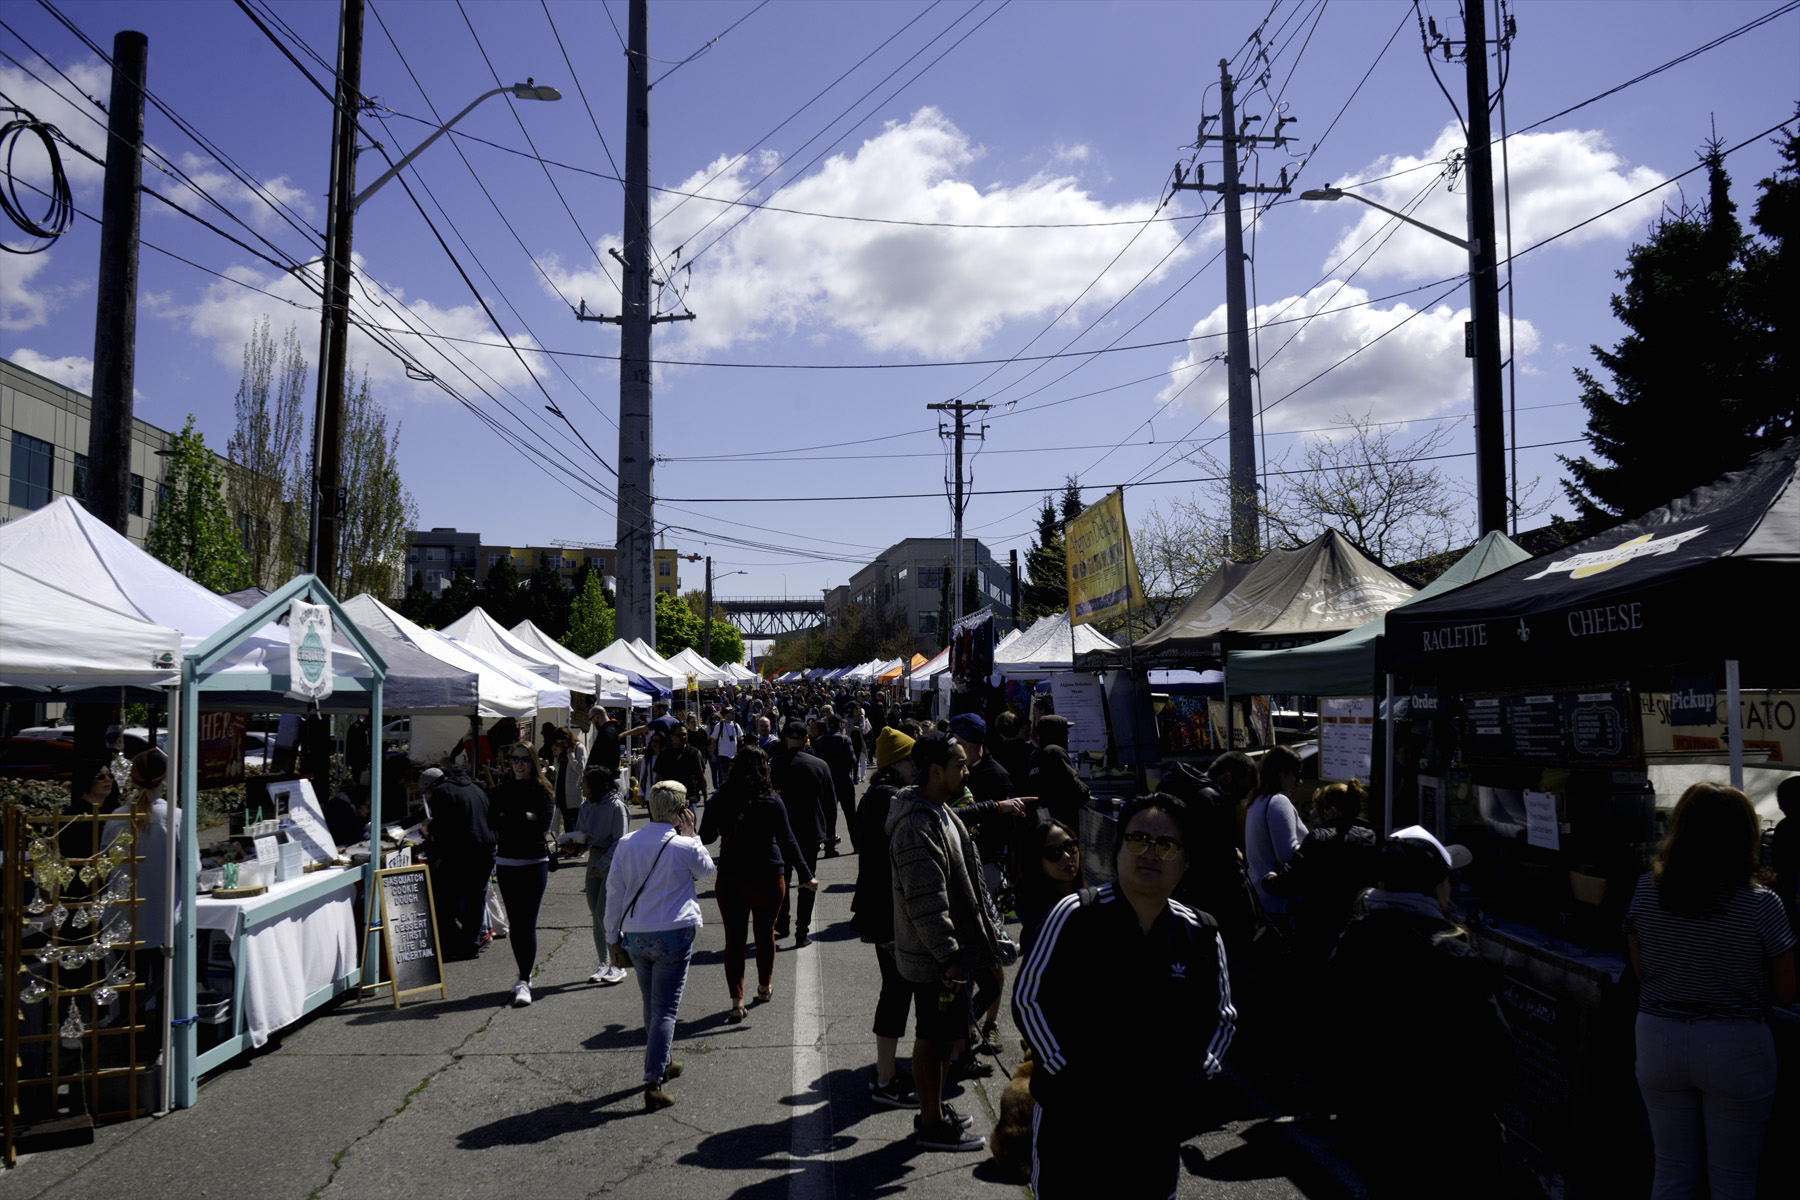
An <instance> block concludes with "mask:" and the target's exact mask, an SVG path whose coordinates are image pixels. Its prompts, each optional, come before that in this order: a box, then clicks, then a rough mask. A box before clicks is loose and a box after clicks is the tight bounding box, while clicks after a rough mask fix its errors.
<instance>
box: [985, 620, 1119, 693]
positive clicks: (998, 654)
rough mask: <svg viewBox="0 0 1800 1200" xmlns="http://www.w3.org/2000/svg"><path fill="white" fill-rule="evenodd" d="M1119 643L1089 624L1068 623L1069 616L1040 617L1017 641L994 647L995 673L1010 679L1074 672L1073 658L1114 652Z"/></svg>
mask: <svg viewBox="0 0 1800 1200" xmlns="http://www.w3.org/2000/svg"><path fill="white" fill-rule="evenodd" d="M1118 646H1119V644H1118V643H1117V642H1115V641H1113V640H1112V639H1111V638H1109V637H1107V636H1106V635H1105V634H1103V633H1101V632H1100V631H1099V630H1097V629H1095V628H1094V627H1093V626H1092V625H1074V626H1071V625H1070V624H1069V614H1068V613H1066V612H1065V613H1056V614H1054V615H1052V616H1047V617H1040V618H1039V619H1038V621H1037V622H1036V624H1034V625H1032V626H1031V628H1029V629H1027V630H1025V631H1024V632H1023V633H1021V634H1020V635H1019V637H1018V638H1017V639H1016V640H1010V641H1007V642H1003V643H1001V644H1000V645H999V646H996V647H995V648H994V670H996V671H998V672H999V673H1000V674H1001V675H1002V676H1004V677H1006V678H1009V679H1018V678H1024V677H1031V678H1042V677H1043V676H1045V675H1054V674H1058V673H1060V672H1064V671H1072V670H1074V669H1075V656H1076V655H1078V654H1086V653H1088V652H1090V651H1094V650H1116V649H1118Z"/></svg>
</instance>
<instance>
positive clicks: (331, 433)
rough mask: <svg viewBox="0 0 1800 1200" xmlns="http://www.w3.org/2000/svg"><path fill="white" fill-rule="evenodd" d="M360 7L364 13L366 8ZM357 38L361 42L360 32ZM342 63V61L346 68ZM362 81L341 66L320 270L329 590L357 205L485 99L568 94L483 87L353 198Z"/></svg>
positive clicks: (318, 439) (316, 413) (315, 542)
mask: <svg viewBox="0 0 1800 1200" xmlns="http://www.w3.org/2000/svg"><path fill="white" fill-rule="evenodd" d="M358 8H359V10H360V5H359V6H358ZM359 22H360V18H359ZM358 29H359V30H360V23H359V25H358ZM357 36H358V38H359V39H360V37H361V34H360V32H359V33H358V35H357ZM342 65H343V64H342V63H341V62H340V64H339V66H340V68H341V67H342ZM359 70H360V66H359ZM359 79H360V76H358V77H354V78H353V77H351V76H348V75H344V74H342V72H341V71H340V76H339V99H338V110H337V113H336V116H335V118H334V129H333V136H332V144H331V154H332V168H331V212H330V213H329V215H328V219H327V221H326V227H325V230H326V232H325V246H326V249H325V261H324V262H323V264H321V267H320V276H321V283H320V289H319V294H320V299H321V301H322V303H321V305H320V309H321V312H320V317H319V382H318V398H317V400H316V401H315V402H314V408H313V447H312V449H313V478H312V511H311V513H310V514H309V517H308V522H307V536H306V541H307V547H306V562H307V569H308V570H309V571H310V572H311V573H312V574H314V575H317V576H320V577H321V578H323V579H324V580H325V581H326V586H327V587H336V586H337V539H338V520H339V518H340V516H341V515H342V514H341V512H340V511H339V510H340V507H341V503H342V502H341V500H340V496H341V494H342V489H340V488H339V486H338V473H339V465H340V463H341V461H342V457H343V425H342V413H343V404H344V371H345V369H346V363H347V360H348V353H347V347H346V340H347V339H348V337H349V333H350V262H351V259H350V239H351V227H352V224H353V217H354V215H355V213H356V210H357V209H358V208H360V207H362V204H363V201H365V200H367V199H368V198H369V197H370V196H372V195H374V194H375V192H376V191H377V189H379V188H380V187H381V185H382V184H384V183H386V182H387V181H388V180H390V179H392V178H393V177H394V176H395V175H398V174H399V173H400V169H401V168H402V167H404V166H406V165H407V164H408V163H410V162H412V160H413V159H415V158H417V157H418V156H419V155H420V153H422V152H423V151H424V149H425V148H426V147H427V146H429V145H431V143H433V142H435V141H437V140H438V139H439V138H440V137H442V136H444V134H445V133H446V132H447V131H448V130H449V129H450V127H451V126H452V125H454V124H456V123H457V122H458V121H460V120H462V119H463V118H464V117H466V116H468V115H469V112H470V110H471V109H473V108H474V107H475V106H476V105H477V104H480V103H481V102H482V101H483V100H488V99H491V98H492V97H494V96H498V95H500V93H502V92H510V93H511V94H512V97H513V98H514V99H515V100H561V99H562V93H561V92H559V91H557V90H556V89H555V88H553V87H547V86H545V87H541V86H539V85H538V84H537V83H536V82H535V81H533V80H531V79H527V80H526V81H525V82H524V83H515V84H513V85H512V86H511V87H501V88H495V89H494V90H492V91H490V92H483V93H482V94H481V95H479V96H477V97H475V99H473V100H471V101H470V102H469V105H468V107H467V108H464V109H463V110H462V111H461V112H459V113H457V114H456V115H455V116H454V117H451V118H450V119H449V120H448V121H446V122H444V124H443V125H441V126H439V127H438V129H437V130H436V131H434V132H433V133H432V135H431V136H430V137H428V138H426V139H425V140H424V141H422V142H420V143H419V144H418V146H417V147H416V148H415V149H414V150H413V152H412V153H411V154H408V155H407V156H406V157H405V158H402V159H401V160H400V161H399V162H397V163H395V164H394V165H393V166H392V167H389V168H388V170H387V173H386V174H384V175H383V176H382V177H381V178H379V179H377V180H376V181H375V182H374V183H371V184H370V185H369V186H368V187H366V188H364V189H363V190H362V191H360V192H358V193H356V194H355V195H354V196H349V195H348V193H349V191H350V189H351V188H352V187H354V186H356V184H355V179H356V108H355V105H354V104H351V103H348V102H347V101H346V100H345V98H344V91H345V89H348V90H349V92H351V93H354V92H355V91H356V88H357V83H358V81H359ZM408 374H411V372H410V371H409V372H408ZM327 500H329V503H327Z"/></svg>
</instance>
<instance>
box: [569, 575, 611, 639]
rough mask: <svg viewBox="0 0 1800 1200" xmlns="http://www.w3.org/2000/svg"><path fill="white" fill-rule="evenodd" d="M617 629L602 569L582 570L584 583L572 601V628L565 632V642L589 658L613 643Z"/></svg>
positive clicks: (570, 621)
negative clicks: (615, 628)
mask: <svg viewBox="0 0 1800 1200" xmlns="http://www.w3.org/2000/svg"><path fill="white" fill-rule="evenodd" d="M613 629H614V626H613V603H612V597H610V596H608V595H607V594H606V588H605V586H604V585H603V584H602V583H601V582H600V572H598V571H584V572H582V576H581V586H580V587H579V588H577V589H576V591H575V598H574V601H573V602H572V603H571V604H570V605H569V630H568V632H567V633H565V634H563V635H562V637H561V639H560V640H561V642H562V644H563V645H565V646H567V647H568V648H569V649H570V650H571V651H572V652H574V653H576V654H579V655H580V656H581V657H583V658H587V657H589V656H591V655H594V654H597V653H599V652H600V651H601V650H604V649H606V648H607V647H608V646H610V645H612V644H613V639H614V637H615V636H616V635H615V634H614V632H613Z"/></svg>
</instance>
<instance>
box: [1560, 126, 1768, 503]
mask: <svg viewBox="0 0 1800 1200" xmlns="http://www.w3.org/2000/svg"><path fill="white" fill-rule="evenodd" d="M1793 154H1794V139H1793V137H1792V136H1791V135H1790V136H1789V138H1788V141H1787V146H1786V148H1785V149H1784V156H1785V157H1787V160H1788V166H1787V167H1785V168H1784V169H1783V170H1782V171H1779V172H1777V174H1776V175H1775V176H1771V177H1770V178H1769V179H1765V180H1763V188H1764V196H1763V198H1762V200H1763V202H1766V204H1767V207H1766V208H1765V206H1764V203H1763V202H1759V204H1758V206H1757V218H1758V226H1759V229H1760V230H1761V231H1762V233H1763V235H1764V238H1765V239H1766V241H1765V242H1764V243H1754V242H1752V241H1750V240H1749V239H1747V238H1746V237H1745V236H1744V233H1743V230H1742V228H1741V227H1740V225H1739V224H1738V219H1737V206H1736V205H1735V204H1734V203H1733V202H1732V200H1731V195H1730V186H1731V180H1730V176H1729V175H1728V174H1727V173H1726V171H1725V165H1724V158H1723V156H1722V155H1721V154H1720V152H1719V148H1718V145H1717V143H1714V144H1713V145H1711V146H1709V147H1708V150H1707V153H1706V155H1705V162H1706V165H1707V199H1706V202H1705V203H1704V204H1703V205H1700V206H1697V207H1691V208H1689V207H1684V208H1682V209H1681V210H1679V211H1676V212H1671V213H1668V214H1666V215H1665V216H1664V217H1663V219H1662V220H1661V221H1659V222H1658V223H1657V225H1656V227H1655V229H1654V230H1653V231H1652V233H1651V236H1650V238H1649V240H1647V241H1646V242H1644V243H1642V244H1641V245H1637V246H1634V247H1632V249H1631V252H1630V254H1629V256H1628V266H1627V267H1626V269H1625V270H1624V271H1621V272H1620V273H1619V278H1620V279H1622V280H1624V281H1625V289H1624V291H1623V292H1622V293H1620V294H1618V295H1615V296H1614V297H1613V298H1612V310H1613V313H1614V315H1616V316H1617V317H1618V318H1619V320H1620V321H1621V322H1623V323H1624V324H1625V326H1626V327H1627V328H1628V329H1629V330H1630V332H1629V333H1627V334H1626V336H1625V337H1623V338H1622V339H1620V340H1619V341H1618V342H1617V343H1616V344H1615V345H1614V346H1613V348H1612V349H1611V350H1604V349H1602V348H1600V347H1599V346H1595V347H1593V351H1594V357H1595V359H1596V360H1597V361H1598V362H1599V364H1600V366H1601V367H1602V368H1604V369H1605V371H1606V373H1607V374H1608V375H1610V376H1611V382H1612V386H1611V388H1610V390H1609V389H1608V388H1607V387H1606V386H1605V385H1604V384H1603V383H1602V382H1601V381H1600V379H1599V378H1598V377H1597V376H1596V375H1595V374H1594V373H1592V372H1589V371H1586V370H1581V369H1577V371H1576V372H1575V374H1576V377H1577V378H1578V379H1579V380H1580V382H1581V385H1582V392H1581V403H1582V405H1583V406H1584V407H1585V408H1586V409H1587V410H1588V427H1587V434H1586V438H1587V442H1588V445H1589V447H1590V450H1591V453H1592V455H1593V457H1592V458H1590V457H1588V456H1587V455H1583V456H1581V457H1578V458H1570V457H1566V456H1559V457H1560V458H1561V462H1562V463H1563V465H1564V466H1565V467H1566V468H1567V469H1568V472H1569V478H1568V479H1566V480H1564V482H1563V490H1564V492H1565V493H1566V494H1567V496H1568V498H1569V499H1570V501H1571V502H1572V503H1573V504H1574V505H1575V507H1576V509H1577V511H1578V512H1579V513H1580V514H1581V516H1582V517H1583V518H1584V520H1585V521H1586V523H1587V525H1588V527H1589V528H1590V529H1597V528H1604V527H1605V526H1607V525H1611V524H1613V523H1615V522H1617V521H1619V520H1621V519H1629V518H1631V517H1635V516H1637V515H1638V514H1640V513H1644V512H1648V511H1649V510H1651V509H1653V508H1656V507H1659V506H1660V505H1662V504H1665V503H1667V502H1668V501H1669V500H1670V499H1671V498H1673V497H1676V496H1680V495H1683V494H1685V493H1687V492H1688V491H1691V490H1692V489H1694V488H1696V487H1699V486H1701V485H1703V484H1707V483H1710V482H1712V481H1713V480H1714V479H1716V478H1718V477H1719V476H1720V475H1723V474H1725V473H1726V472H1728V471H1732V470H1736V469H1737V468H1739V467H1741V466H1742V465H1743V464H1744V462H1745V461H1746V460H1747V459H1748V458H1749V457H1750V456H1751V455H1753V454H1754V453H1756V451H1757V450H1759V449H1762V448H1764V447H1766V446H1769V445H1773V444H1775V443H1778V442H1779V441H1781V440H1783V439H1784V438H1786V437H1788V436H1792V433H1793V431H1794V428H1795V418H1796V401H1795V397H1794V389H1793V387H1792V386H1791V384H1792V373H1791V372H1792V363H1793V357H1792V356H1793V350H1792V341H1793V339H1794V338H1795V337H1796V336H1797V331H1796V329H1795V325H1794V318H1793V297H1792V277H1791V276H1787V277H1785V278H1781V277H1779V276H1778V275H1776V272H1777V271H1779V269H1780V264H1782V263H1784V262H1786V263H1787V265H1788V266H1790V267H1791V265H1792V264H1791V262H1787V260H1786V258H1785V256H1786V254H1787V251H1786V245H1785V232H1786V225H1785V224H1784V222H1791V221H1792V213H1793V204H1794V200H1793V192H1792V189H1793V185H1794V170H1793V164H1794V159H1793V157H1792V156H1793ZM1765 217H1766V218H1767V223H1766V224H1765V223H1764V218H1765ZM1776 279H1780V282H1779V283H1774V281H1775V280H1776ZM1772 283H1773V284H1774V285H1773V286H1771V284H1772ZM1784 375H1785V382H1786V383H1787V384H1788V385H1789V386H1787V388H1786V391H1785V393H1784V392H1783V391H1782V390H1781V387H1782V383H1783V382H1784Z"/></svg>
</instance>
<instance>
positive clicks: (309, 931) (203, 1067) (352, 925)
mask: <svg viewBox="0 0 1800 1200" xmlns="http://www.w3.org/2000/svg"><path fill="white" fill-rule="evenodd" d="M360 882H362V872H361V871H360V870H332V871H318V872H314V873H313V874H311V875H306V876H302V877H301V878H299V879H291V880H287V881H286V882H283V883H277V884H275V885H274V886H272V887H271V888H270V889H269V890H268V891H267V892H266V893H264V894H263V895H260V896H250V897H247V898H244V899H241V900H214V899H212V898H210V897H207V896H201V897H200V898H199V899H198V901H197V902H196V904H195V925H196V926H197V927H198V928H201V929H215V930H220V931H222V932H224V933H226V934H228V935H229V936H230V938H231V956H232V962H233V971H234V975H235V983H234V986H233V989H232V1002H231V1010H232V1011H231V1035H230V1036H229V1037H227V1038H226V1039H225V1041H224V1042H222V1043H221V1044H219V1045H217V1046H214V1047H212V1048H211V1049H209V1050H207V1051H205V1052H204V1053H202V1054H201V1055H200V1056H199V1058H198V1059H197V1061H196V1064H195V1065H196V1074H200V1073H204V1072H206V1071H210V1070H212V1069H213V1068H214V1067H217V1066H220V1065H222V1064H224V1063H226V1062H229V1061H230V1060H231V1059H233V1058H235V1057H237V1056H238V1055H239V1054H241V1053H243V1052H244V1051H245V1050H250V1049H254V1048H256V1047H258V1046H261V1045H262V1044H263V1043H265V1042H267V1041H268V1040H269V1035H270V1034H271V1033H274V1032H275V1031H276V1030H279V1029H282V1028H283V1027H285V1026H288V1025H291V1024H293V1023H294V1022H295V1021H298V1020H299V1019H300V1018H301V1017H303V1016H305V1015H306V1014H307V1013H309V1012H311V1011H312V1010H313V1009H315V1008H317V1007H319V1005H321V1004H323V1003H325V1002H326V1001H327V1000H330V999H331V998H332V997H334V996H337V995H339V994H341V993H343V992H345V991H347V990H349V989H350V988H352V987H355V986H356V982H357V979H358V971H359V967H358V965H357V951H356V885H357V884H358V883H360Z"/></svg>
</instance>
